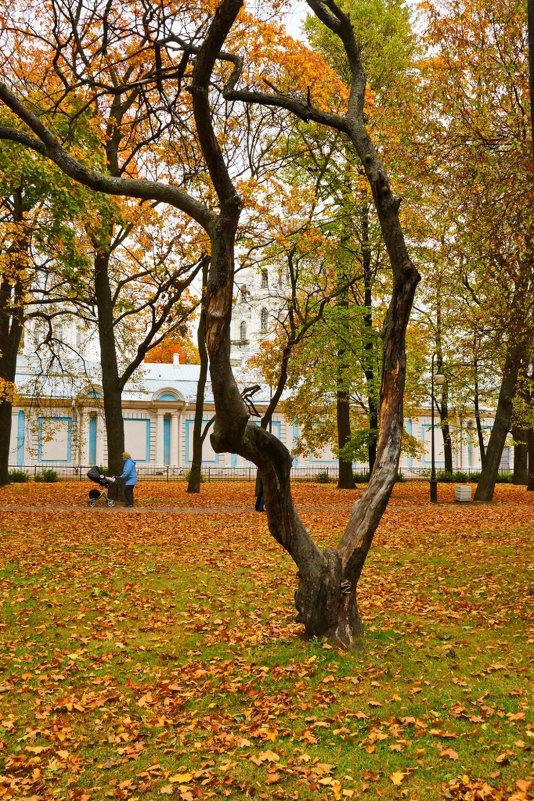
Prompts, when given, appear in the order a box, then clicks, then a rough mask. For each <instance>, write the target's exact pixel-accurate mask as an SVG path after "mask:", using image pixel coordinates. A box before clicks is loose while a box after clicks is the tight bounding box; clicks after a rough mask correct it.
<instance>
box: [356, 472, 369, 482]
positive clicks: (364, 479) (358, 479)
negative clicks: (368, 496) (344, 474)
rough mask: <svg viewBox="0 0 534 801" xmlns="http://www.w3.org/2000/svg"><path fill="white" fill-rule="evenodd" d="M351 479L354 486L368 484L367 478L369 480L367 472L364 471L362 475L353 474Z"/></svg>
mask: <svg viewBox="0 0 534 801" xmlns="http://www.w3.org/2000/svg"><path fill="white" fill-rule="evenodd" d="M352 477H353V479H354V483H355V484H358V483H361V484H368V483H369V478H370V473H369V472H368V471H364V472H362V473H353V474H352Z"/></svg>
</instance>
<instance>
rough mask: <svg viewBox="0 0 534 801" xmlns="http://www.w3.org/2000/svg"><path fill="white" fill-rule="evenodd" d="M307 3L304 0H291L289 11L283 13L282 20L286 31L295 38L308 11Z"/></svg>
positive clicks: (298, 34)
mask: <svg viewBox="0 0 534 801" xmlns="http://www.w3.org/2000/svg"><path fill="white" fill-rule="evenodd" d="M309 10H310V9H309V8H308V4H307V3H306V2H305V0H293V2H292V3H291V4H290V7H289V11H286V12H285V14H284V20H285V24H286V28H287V30H288V33H290V34H291V36H294V37H295V38H296V39H297V38H299V36H300V29H301V25H302V22H303V21H304V19H305V17H306V14H307V13H308V12H309Z"/></svg>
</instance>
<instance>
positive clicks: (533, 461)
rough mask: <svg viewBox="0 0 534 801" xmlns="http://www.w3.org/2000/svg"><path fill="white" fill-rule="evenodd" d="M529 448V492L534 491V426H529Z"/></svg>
mask: <svg viewBox="0 0 534 801" xmlns="http://www.w3.org/2000/svg"><path fill="white" fill-rule="evenodd" d="M527 449H528V481H527V490H528V491H529V492H534V428H529V429H528V431H527Z"/></svg>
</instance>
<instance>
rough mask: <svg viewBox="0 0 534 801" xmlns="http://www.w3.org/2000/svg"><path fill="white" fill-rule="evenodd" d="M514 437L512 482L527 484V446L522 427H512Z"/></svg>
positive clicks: (525, 432)
mask: <svg viewBox="0 0 534 801" xmlns="http://www.w3.org/2000/svg"><path fill="white" fill-rule="evenodd" d="M512 436H513V438H514V442H515V445H514V474H513V479H512V480H513V483H514V484H528V446H527V431H526V429H523V428H517V427H513V428H512Z"/></svg>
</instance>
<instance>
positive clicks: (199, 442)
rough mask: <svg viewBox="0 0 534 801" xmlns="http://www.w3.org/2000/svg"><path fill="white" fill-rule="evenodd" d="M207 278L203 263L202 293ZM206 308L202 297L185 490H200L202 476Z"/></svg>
mask: <svg viewBox="0 0 534 801" xmlns="http://www.w3.org/2000/svg"><path fill="white" fill-rule="evenodd" d="M207 280H208V265H207V264H205V266H204V268H203V270H202V288H203V294H204V293H205V291H206V284H207ZM205 335H206V309H205V301H204V297H203V299H202V309H201V312H200V320H199V325H198V332H197V344H198V353H199V356H200V371H199V375H198V384H197V396H196V402H195V421H194V423H193V459H192V462H191V469H190V471H189V481H188V482H187V492H190V493H198V492H200V483H201V478H202V446H203V444H204V437H203V436H202V420H203V415H204V396H205V389H206V379H207V377H208V351H207V350H206V340H205Z"/></svg>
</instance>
